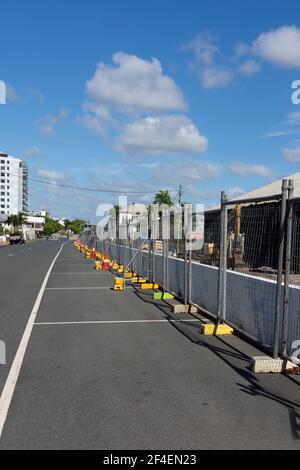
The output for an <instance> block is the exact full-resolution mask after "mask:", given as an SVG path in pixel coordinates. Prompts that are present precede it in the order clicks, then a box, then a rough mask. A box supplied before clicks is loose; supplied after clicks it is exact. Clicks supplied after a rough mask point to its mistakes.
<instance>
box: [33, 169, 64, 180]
mask: <svg viewBox="0 0 300 470" xmlns="http://www.w3.org/2000/svg"><path fill="white" fill-rule="evenodd" d="M37 175H38V176H41V177H42V178H45V179H47V180H51V181H61V180H64V179H65V175H64V174H63V173H60V172H58V171H52V170H37Z"/></svg>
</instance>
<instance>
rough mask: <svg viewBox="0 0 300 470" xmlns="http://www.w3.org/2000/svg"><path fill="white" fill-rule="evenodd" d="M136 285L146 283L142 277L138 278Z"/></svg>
mask: <svg viewBox="0 0 300 470" xmlns="http://www.w3.org/2000/svg"><path fill="white" fill-rule="evenodd" d="M137 282H138V284H145V283H146V282H147V279H144V278H143V277H139V278H138V281H137Z"/></svg>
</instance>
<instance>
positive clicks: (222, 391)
mask: <svg viewBox="0 0 300 470" xmlns="http://www.w3.org/2000/svg"><path fill="white" fill-rule="evenodd" d="M57 249H58V245H57V244H56V245H55V246H53V245H51V244H50V243H49V244H48V243H47V244H45V245H44V246H43V247H42V248H39V247H38V246H36V247H35V248H32V250H31V255H29V254H28V258H27V261H24V271H25V272H26V271H28V276H29V279H28V280H27V281H26V284H25V288H27V289H29V285H31V283H34V285H35V287H31V295H32V296H33V297H34V294H36V292H37V290H38V288H39V286H40V284H41V277H42V272H45V271H46V270H47V266H46V265H47V261H46V259H48V267H49V264H50V260H51V258H53V256H54V254H55V253H54V252H55V251H57ZM34 250H36V252H35V251H34ZM3 253H4V252H3ZM3 253H2V252H1V253H0V256H1V257H2V256H4V254H3ZM6 253H7V252H6ZM38 253H40V262H41V263H42V264H43V267H40V268H39V269H40V276H41V277H40V279H39V280H38V279H37V277H38V275H37V272H38V268H37V267H34V266H35V263H37V264H38V260H36V261H34V260H35V259H36V257H39V255H38ZM6 256H7V255H6ZM26 256H27V255H26ZM31 256H32V260H31ZM0 260H1V261H2V258H0ZM1 261H0V262H1ZM11 261H12V260H11ZM6 262H7V261H6ZM12 262H13V261H12ZM32 270H33V272H34V273H35V274H33V273H32V274H29V272H31V271H32ZM1 271H2V269H1ZM23 275H24V272H23ZM19 280H20V282H21V281H22V276H20V277H19ZM22 282H23V283H24V282H25V281H24V280H23V281H22ZM112 283H113V277H112V275H111V274H109V273H103V272H97V273H96V272H95V271H94V270H93V269H92V264H91V263H90V262H87V261H85V260H83V258H82V256H81V255H80V254H79V253H78V252H77V251H75V250H74V248H73V247H72V245H71V244H68V245H66V246H65V247H64V248H63V250H62V253H61V254H60V256H59V257H58V259H57V261H56V263H55V265H54V267H53V270H52V274H51V276H50V278H49V282H48V284H47V288H46V290H45V293H44V296H43V300H42V303H41V305H40V309H39V312H38V315H37V318H36V323H35V325H34V327H33V330H32V334H31V337H30V341H29V344H28V348H27V351H26V355H25V359H24V362H23V364H22V368H21V372H20V376H19V379H18V382H17V386H16V389H15V392H14V395H13V399H12V402H11V406H10V409H9V413H8V417H7V420H6V423H5V426H4V431H3V434H2V439H1V440H0V448H1V449H108V450H109V449H168V450H175V449H300V400H299V381H297V380H296V379H294V378H289V377H285V376H282V375H267V376H265V375H259V376H255V375H253V374H252V373H251V372H250V370H249V366H250V359H249V357H248V356H249V355H259V354H261V353H260V352H258V351H257V350H255V349H254V348H253V347H252V346H249V345H248V344H246V343H245V342H243V341H242V340H240V339H239V338H236V337H231V338H214V337H210V338H209V337H203V336H201V335H200V332H199V326H200V325H199V322H198V321H197V320H196V319H195V318H194V317H191V316H189V315H180V316H175V315H172V314H171V313H170V308H169V307H168V306H167V305H166V304H165V303H164V302H154V301H153V300H152V298H151V296H150V294H148V293H141V292H140V291H138V290H135V289H128V290H126V291H125V292H124V293H115V292H113V291H111V290H110V287H111V286H112ZM0 286H1V287H0V289H1V295H2V289H3V287H2V283H1V284H0ZM23 286H24V284H23ZM4 290H5V289H4ZM24 295H25V294H24V293H23V287H22V286H21V285H20V286H18V288H17V289H16V293H15V298H14V300H13V303H14V309H13V310H10V319H9V321H10V325H11V326H10V328H9V329H7V330H6V335H7V337H8V336H10V335H11V330H12V328H13V325H14V323H16V324H17V329H18V331H19V333H18V335H16V336H17V337H18V338H20V334H21V330H22V325H23V328H24V323H25V322H26V316H28V311H30V305H29V304H30V295H29V293H27V294H26V296H27V302H28V303H27V305H26V308H23V302H22V299H21V297H20V296H24ZM33 297H31V304H32V303H33V301H34V299H33ZM9 298H10V296H8V298H7V300H6V308H7V307H8V306H9V305H10V303H9ZM18 299H19V300H18ZM6 316H7V315H6ZM1 317H2V314H1ZM20 319H22V320H20ZM176 320H184V322H183V321H180V322H178V321H176ZM1 322H2V323H3V322H4V320H2V319H1ZM4 323H5V322H4ZM1 331H2V330H1ZM16 342H17V338H14V341H12V344H13V345H14V344H15V343H16ZM1 373H3V370H2V369H1Z"/></svg>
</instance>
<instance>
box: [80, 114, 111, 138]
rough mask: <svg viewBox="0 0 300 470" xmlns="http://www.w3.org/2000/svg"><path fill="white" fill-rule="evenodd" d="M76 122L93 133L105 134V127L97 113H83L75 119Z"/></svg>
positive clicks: (101, 135)
mask: <svg viewBox="0 0 300 470" xmlns="http://www.w3.org/2000/svg"><path fill="white" fill-rule="evenodd" d="M76 122H77V124H80V125H81V126H83V127H85V128H86V129H88V130H89V131H91V132H92V133H93V134H96V135H98V136H100V137H104V135H105V127H104V125H103V123H102V122H101V120H100V119H99V118H98V117H97V115H94V116H93V115H91V114H85V115H84V116H82V117H80V118H78V119H76Z"/></svg>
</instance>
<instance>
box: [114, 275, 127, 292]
mask: <svg viewBox="0 0 300 470" xmlns="http://www.w3.org/2000/svg"><path fill="white" fill-rule="evenodd" d="M113 289H114V290H116V291H122V290H124V279H122V278H121V277H115V285H114V287H113Z"/></svg>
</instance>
